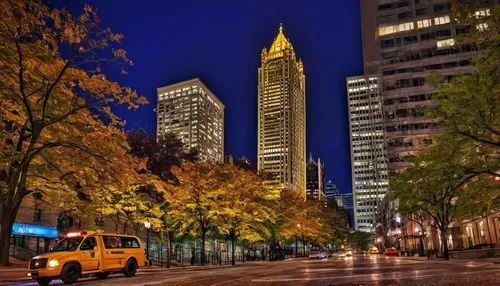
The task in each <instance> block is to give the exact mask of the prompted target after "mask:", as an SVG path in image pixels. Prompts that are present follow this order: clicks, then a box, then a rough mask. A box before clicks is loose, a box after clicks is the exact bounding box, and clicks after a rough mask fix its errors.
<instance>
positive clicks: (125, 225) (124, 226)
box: [123, 221, 128, 234]
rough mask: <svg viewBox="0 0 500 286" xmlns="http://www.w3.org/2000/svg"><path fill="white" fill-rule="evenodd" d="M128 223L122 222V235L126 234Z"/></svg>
mask: <svg viewBox="0 0 500 286" xmlns="http://www.w3.org/2000/svg"><path fill="white" fill-rule="evenodd" d="M127 228H128V221H124V222H123V234H127Z"/></svg>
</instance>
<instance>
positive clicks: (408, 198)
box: [390, 142, 498, 259]
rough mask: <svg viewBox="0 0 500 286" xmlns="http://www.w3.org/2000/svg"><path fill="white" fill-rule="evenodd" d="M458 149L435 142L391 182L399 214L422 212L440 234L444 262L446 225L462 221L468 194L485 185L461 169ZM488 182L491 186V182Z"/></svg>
mask: <svg viewBox="0 0 500 286" xmlns="http://www.w3.org/2000/svg"><path fill="white" fill-rule="evenodd" d="M459 148H460V147H459V146H456V145H455V146H450V145H447V144H445V143H442V142H438V143H437V144H435V145H433V146H431V147H429V148H428V149H426V150H424V151H422V152H420V153H419V154H418V155H417V156H416V157H415V158H414V159H413V161H412V162H413V163H414V166H413V167H410V168H408V169H407V170H405V171H404V172H403V173H401V174H399V175H397V176H396V177H395V178H393V179H392V180H391V182H390V185H391V196H392V197H393V198H394V199H398V201H399V207H398V208H399V209H400V210H402V211H404V210H406V211H411V212H417V211H422V212H424V213H425V214H426V215H428V216H429V217H430V218H431V220H430V224H431V226H433V227H434V228H436V229H438V230H439V231H440V233H441V245H442V246H443V255H444V257H445V258H446V259H448V258H449V255H448V243H447V238H448V226H449V224H450V223H451V222H452V221H453V220H454V219H458V218H462V216H463V213H464V210H465V209H468V208H469V207H470V200H469V199H467V198H468V197H469V196H470V192H474V191H477V189H476V190H475V189H474V188H473V186H475V185H476V183H477V182H485V181H484V177H483V175H482V174H481V173H477V172H476V171H474V170H471V169H469V168H467V167H463V166H462V165H461V162H462V161H463V160H464V158H463V156H462V154H461V153H460V152H459ZM484 173H486V171H484ZM486 174H487V173H486ZM487 178H489V179H490V181H491V183H492V184H493V183H494V180H492V178H490V177H487ZM491 188H493V189H494V188H495V187H494V186H492V187H491ZM496 190H498V188H497V189H496ZM483 195H485V194H483ZM496 196H498V192H497V194H496ZM470 214H471V213H470V212H469V215H470ZM476 215H477V214H476Z"/></svg>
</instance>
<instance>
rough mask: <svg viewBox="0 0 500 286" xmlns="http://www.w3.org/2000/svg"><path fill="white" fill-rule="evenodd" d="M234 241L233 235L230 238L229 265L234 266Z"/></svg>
mask: <svg viewBox="0 0 500 286" xmlns="http://www.w3.org/2000/svg"><path fill="white" fill-rule="evenodd" d="M234 240H235V238H234V235H233V236H231V265H236V261H235V259H234V255H235V253H234V250H235V247H234Z"/></svg>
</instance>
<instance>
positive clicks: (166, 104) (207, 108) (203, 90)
mask: <svg viewBox="0 0 500 286" xmlns="http://www.w3.org/2000/svg"><path fill="white" fill-rule="evenodd" d="M157 92H158V105H157V109H156V111H157V127H156V128H157V130H156V133H157V137H158V138H160V137H161V136H162V135H163V134H165V133H167V132H171V133H174V134H176V135H177V137H178V138H179V139H181V140H182V142H183V143H184V144H185V146H186V147H187V148H196V149H197V150H198V151H199V154H200V159H201V160H202V161H209V162H217V163H220V162H223V161H224V104H222V102H221V101H220V100H219V99H218V98H217V97H216V96H215V95H214V94H213V92H212V91H210V89H208V87H207V86H206V85H205V84H204V83H203V82H202V81H201V80H200V79H199V78H195V79H191V80H187V81H183V82H179V83H175V84H171V85H168V86H164V87H160V88H158V89H157Z"/></svg>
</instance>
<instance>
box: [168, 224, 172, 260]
mask: <svg viewBox="0 0 500 286" xmlns="http://www.w3.org/2000/svg"><path fill="white" fill-rule="evenodd" d="M171 253H172V241H171V240H170V232H168V231H167V268H170V260H171Z"/></svg>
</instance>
